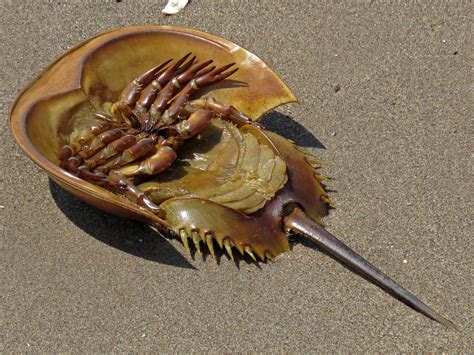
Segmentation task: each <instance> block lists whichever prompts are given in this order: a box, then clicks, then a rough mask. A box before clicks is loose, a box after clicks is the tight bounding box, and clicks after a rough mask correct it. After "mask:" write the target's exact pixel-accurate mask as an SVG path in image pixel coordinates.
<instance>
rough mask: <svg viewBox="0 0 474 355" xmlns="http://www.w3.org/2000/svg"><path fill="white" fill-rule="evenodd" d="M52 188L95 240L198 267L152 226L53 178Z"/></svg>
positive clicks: (160, 260)
mask: <svg viewBox="0 0 474 355" xmlns="http://www.w3.org/2000/svg"><path fill="white" fill-rule="evenodd" d="M49 189H50V191H51V195H52V197H53V199H54V201H55V202H56V205H57V206H58V207H59V208H60V209H61V211H62V212H63V213H64V214H65V215H66V217H68V218H69V219H70V220H71V221H72V222H73V223H74V224H75V225H76V226H78V227H79V228H81V229H82V230H83V231H84V232H86V233H87V234H89V235H90V236H92V237H94V238H95V239H97V240H99V241H101V242H103V243H105V244H107V245H109V246H111V247H113V248H116V249H119V250H121V251H123V252H125V253H128V254H131V255H134V256H137V257H139V258H143V259H146V260H150V261H154V262H157V263H160V264H165V265H170V266H175V267H180V268H184V269H195V267H194V266H193V265H191V264H190V263H189V262H188V261H187V260H186V258H185V257H184V256H183V255H181V254H180V253H179V252H178V251H177V250H176V249H175V248H174V247H173V246H172V245H171V244H170V242H169V241H168V240H166V239H165V238H164V237H163V236H162V235H161V234H160V233H158V232H156V231H154V230H153V229H151V228H150V227H149V226H147V225H145V224H142V223H138V222H135V221H131V220H127V219H123V218H119V217H116V216H113V215H110V214H107V213H105V212H103V211H101V210H99V209H97V208H95V207H92V206H89V205H88V204H86V203H84V202H82V201H81V200H79V199H78V198H77V197H75V196H73V195H72V194H70V193H69V192H67V191H65V190H63V189H62V188H61V187H60V186H59V185H57V184H56V183H55V182H54V181H53V180H51V179H50V180H49Z"/></svg>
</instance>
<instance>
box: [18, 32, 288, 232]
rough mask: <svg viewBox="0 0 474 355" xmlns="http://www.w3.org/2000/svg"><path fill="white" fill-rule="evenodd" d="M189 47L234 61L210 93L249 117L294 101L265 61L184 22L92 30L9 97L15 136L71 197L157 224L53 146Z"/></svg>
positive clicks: (206, 55)
mask: <svg viewBox="0 0 474 355" xmlns="http://www.w3.org/2000/svg"><path fill="white" fill-rule="evenodd" d="M189 48H191V49H192V51H193V53H194V54H195V55H197V56H198V58H213V59H214V60H215V61H216V63H221V62H222V63H229V62H236V63H237V65H238V66H239V69H240V70H239V72H238V74H236V75H235V78H234V80H226V81H225V82H222V83H218V84H216V85H213V86H212V96H213V97H215V98H217V99H219V100H221V101H223V102H226V103H229V104H232V105H233V106H235V107H237V108H238V109H240V110H242V111H244V112H246V113H247V114H248V116H249V117H251V118H252V119H258V118H259V117H260V116H262V115H263V114H264V113H265V112H267V111H269V110H271V109H273V108H275V107H276V106H279V105H281V104H284V103H287V102H294V101H296V98H295V97H294V95H293V94H292V93H291V92H290V90H289V89H288V88H287V87H286V85H285V84H284V83H283V82H282V81H281V79H280V78H279V77H278V76H277V75H276V74H275V73H274V72H273V71H272V70H271V69H270V68H269V67H268V66H266V65H265V63H264V62H263V61H261V60H260V59H259V58H258V57H256V56H255V55H254V54H252V53H250V52H248V51H247V50H245V49H244V48H241V47H239V46H238V45H236V44H234V43H232V42H229V41H227V40H224V39H221V38H219V37H216V36H212V35H209V34H206V33H203V32H199V31H195V30H190V29H185V28H179V27H171V26H140V27H133V28H124V29H119V30H115V31H111V32H108V33H104V34H101V35H98V36H97V37H94V38H91V39H89V40H86V41H85V42H83V43H80V44H79V45H77V46H76V47H74V48H72V49H71V50H69V51H68V52H67V53H65V54H64V55H62V56H61V57H60V58H58V59H57V60H56V61H54V62H53V63H52V64H51V65H50V66H49V67H48V68H47V69H46V70H45V71H44V72H43V73H41V74H40V75H39V77H38V78H36V79H35V80H34V81H33V82H32V83H31V84H30V85H29V86H28V87H26V88H25V89H24V90H23V91H22V92H21V93H20V94H19V96H18V97H17V99H16V101H15V103H14V104H13V106H12V110H11V113H10V127H11V131H12V133H13V136H14V137H15V139H16V140H17V142H18V143H19V145H20V146H21V148H22V149H23V150H24V151H25V152H26V153H27V155H28V156H29V157H30V158H31V159H32V160H33V161H34V162H35V163H37V164H38V165H39V166H40V167H41V168H43V169H44V170H45V171H46V172H47V173H48V175H49V176H50V177H51V178H52V179H53V180H54V181H56V182H57V183H58V184H59V185H61V186H62V187H63V188H65V189H66V190H68V191H70V192H72V193H73V194H74V195H76V196H77V197H79V198H81V199H82V200H84V201H86V202H87V203H89V204H92V205H94V206H96V207H99V208H101V209H103V210H106V211H107V212H109V213H113V214H116V215H119V216H122V217H127V218H132V219H137V220H140V221H144V222H148V223H150V222H151V223H153V224H155V223H154V222H156V216H153V215H152V214H151V213H149V212H147V211H145V210H143V209H142V208H139V207H137V206H133V204H127V203H126V201H125V202H124V201H123V199H122V198H119V197H118V196H116V195H115V194H113V193H111V192H109V191H106V190H104V189H102V188H99V187H97V186H94V185H92V184H90V183H87V182H85V181H83V180H81V179H79V178H77V177H75V176H73V175H72V174H70V173H68V172H66V171H64V170H62V169H61V168H59V166H58V152H59V150H60V147H61V146H62V144H63V139H64V136H65V135H66V134H67V133H68V131H69V130H70V129H71V126H72V125H73V122H74V119H77V118H81V117H86V116H90V115H92V114H93V113H94V112H96V111H102V112H104V111H106V110H107V106H108V105H109V104H110V103H112V102H114V101H115V100H116V99H117V97H118V95H119V93H120V91H121V90H122V89H123V87H124V86H125V85H126V83H127V82H129V81H130V80H131V79H132V78H133V77H135V76H136V75H138V74H140V73H141V72H143V71H145V70H146V69H147V68H149V67H152V66H154V65H156V63H157V62H160V61H164V60H167V59H170V58H177V57H179V56H180V55H182V54H183V53H184V52H186V51H188V49H189ZM262 83H263V84H262ZM160 222H161V221H160Z"/></svg>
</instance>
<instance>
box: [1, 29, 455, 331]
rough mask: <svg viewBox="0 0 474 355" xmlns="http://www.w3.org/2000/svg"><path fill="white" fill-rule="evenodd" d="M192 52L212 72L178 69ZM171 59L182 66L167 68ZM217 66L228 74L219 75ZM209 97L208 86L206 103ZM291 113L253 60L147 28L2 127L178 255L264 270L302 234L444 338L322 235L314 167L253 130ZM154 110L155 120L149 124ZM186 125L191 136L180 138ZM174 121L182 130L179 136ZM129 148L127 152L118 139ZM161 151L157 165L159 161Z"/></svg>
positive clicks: (44, 89) (402, 295) (41, 88)
mask: <svg viewBox="0 0 474 355" xmlns="http://www.w3.org/2000/svg"><path fill="white" fill-rule="evenodd" d="M189 50H192V52H193V54H194V55H195V56H196V57H197V58H200V59H201V60H206V59H208V58H211V59H212V60H214V61H215V62H216V63H217V64H218V65H220V67H217V69H216V68H209V69H206V66H207V65H208V64H209V63H208V62H204V64H206V63H207V64H206V65H201V64H194V63H193V60H190V61H188V62H186V59H187V58H188V55H185V53H187V52H188V51H189ZM183 55H185V56H184V57H183ZM173 58H181V59H180V60H178V61H177V62H174V64H170V63H171V62H170V60H171V59H173ZM159 63H163V64H159ZM227 63H235V64H236V66H237V67H238V69H239V70H238V72H235V71H233V70H232V71H231V72H226V70H227V69H229V67H230V66H228V65H226V64H227ZM157 64H159V65H158V66H157ZM168 65H169V66H168ZM222 65H224V66H222ZM150 68H152V69H150ZM169 68H172V69H171V70H170V69H169ZM163 73H165V74H166V73H167V74H166V75H164V74H163ZM170 73H171V74H170ZM226 73H227V74H226ZM168 74H169V75H168ZM188 74H189V75H188ZM231 74H234V75H233V76H232V78H231V79H226V78H227V77H229V76H230V75H231ZM163 77H166V80H162V82H161V81H160V80H161V79H160V78H163ZM134 78H136V79H135V80H133V79H134ZM223 79H226V80H223ZM169 83H171V84H169ZM186 83H189V84H186ZM168 84H169V85H168ZM207 84H213V85H211V86H209V87H207V88H205V89H204V90H203V89H202V87H203V86H205V85H207ZM167 85H168V86H169V88H168V89H166V88H167ZM124 88H125V89H124ZM186 88H187V89H186ZM153 90H154V91H153ZM166 90H168V91H166ZM186 90H188V91H186ZM151 91H153V93H152V94H150V92H151ZM180 91H181V92H183V91H185V94H184V95H180V94H179V92H180ZM120 93H122V94H120ZM162 94H163V95H162ZM190 94H193V96H197V97H194V98H193V100H194V101H189V99H190V98H189V95H190ZM160 95H162V98H161V99H160V97H161V96H160ZM210 97H212V98H213V99H212V100H211V99H210ZM147 100H148V101H147ZM151 101H154V104H150V102H151ZM295 101H296V98H295V96H294V95H293V94H292V93H291V91H290V90H289V89H288V88H287V87H286V85H285V84H284V83H283V82H282V81H281V79H280V78H279V77H278V76H277V75H276V74H275V73H274V72H273V71H272V70H271V69H270V68H269V67H268V66H267V65H266V64H265V63H264V62H263V61H262V60H261V59H259V58H258V57H256V56H255V55H254V54H252V53H250V52H249V51H247V50H245V49H243V48H241V47H239V46H238V45H236V44H234V43H231V42H229V41H227V40H224V39H222V38H218V37H215V36H212V35H209V34H206V33H202V32H198V31H195V30H189V29H183V28H176V27H167V26H144V27H135V28H126V29H120V30H115V31H112V32H108V33H105V34H102V35H99V36H97V37H94V38H92V39H89V40H87V41H85V42H83V43H81V44H79V45H78V46H76V47H75V48H73V49H71V50H70V51H68V52H67V53H66V54H64V55H63V56H62V57H60V58H59V59H57V60H56V61H55V62H54V63H53V64H51V66H50V67H49V68H48V69H47V70H46V71H44V72H43V73H42V74H41V75H40V76H39V77H38V78H37V79H36V80H35V81H34V82H33V83H32V84H30V85H29V86H28V87H27V88H26V89H25V90H24V91H23V92H22V93H20V95H19V96H18V98H17V100H16V102H15V104H14V105H13V108H12V111H11V117H10V125H11V130H12V132H13V135H14V137H15V138H16V139H17V141H18V143H19V144H20V146H21V147H22V148H23V150H24V151H25V152H26V153H27V154H28V155H29V156H30V158H31V159H33V161H34V162H36V163H37V164H38V165H39V166H40V167H42V168H43V169H45V171H46V172H47V173H48V175H49V176H50V177H51V179H53V180H54V181H55V182H57V183H58V184H59V185H60V186H62V187H63V188H65V189H66V190H68V191H69V192H71V193H72V194H74V195H75V196H77V197H79V198H80V199H82V200H84V201H85V202H87V203H89V204H91V205H94V206H96V207H98V208H101V209H103V210H105V211H107V212H109V213H112V214H115V215H118V216H122V217H126V218H130V219H135V220H138V221H141V222H144V223H148V224H150V225H153V226H155V227H157V228H158V229H160V230H161V231H163V232H165V233H168V234H173V235H176V236H179V237H180V238H181V240H182V242H183V244H184V246H185V248H186V249H188V250H190V248H191V245H194V247H195V248H196V249H197V250H198V251H199V252H200V251H201V247H202V246H206V248H207V249H208V250H209V252H210V253H211V254H212V255H214V249H215V243H216V244H217V245H218V246H219V247H221V248H223V249H224V250H225V251H226V252H227V253H228V255H229V257H230V258H234V252H233V249H236V250H238V252H240V254H247V255H249V256H250V257H251V258H252V259H254V260H255V261H257V258H258V259H260V260H265V259H272V258H274V257H275V256H277V255H278V254H280V253H282V252H285V251H288V250H289V242H288V236H289V235H290V234H297V235H302V236H304V237H306V238H308V239H310V240H312V241H313V242H315V243H316V244H317V245H318V246H320V247H321V248H322V249H324V250H326V251H327V252H329V253H330V254H331V255H333V256H334V257H335V258H336V259H338V260H340V261H341V262H343V263H344V264H346V265H347V266H349V267H350V268H352V269H353V270H354V271H356V272H358V273H359V274H362V275H363V276H364V277H366V278H367V279H369V280H370V281H372V282H373V283H375V284H376V285H378V286H379V287H381V288H382V289H384V290H385V291H387V292H388V293H390V294H392V295H393V296H394V297H396V298H398V299H399V300H401V301H402V302H404V303H406V304H407V305H409V306H411V307H412V308H414V309H415V310H417V311H419V312H421V313H422V314H424V315H426V316H427V317H429V318H431V319H433V320H435V321H437V322H439V323H442V324H444V325H446V326H449V327H453V326H454V325H453V323H452V322H450V321H449V320H448V319H446V318H444V317H443V316H441V315H440V314H438V313H436V312H435V311H433V310H432V309H431V308H429V307H428V306H427V305H425V304H424V303H423V302H421V301H420V300H419V299H418V298H416V297H415V296H414V295H413V294H411V293H410V292H408V291H406V290H405V289H403V288H402V287H401V286H399V285H398V284H397V283H395V282H394V281H393V280H391V279H390V278H389V277H388V276H386V275H384V274H383V273H382V272H381V271H380V270H378V269H377V268H375V267H374V266H372V265H371V264H370V263H368V262H367V261H366V260H364V259H363V258H362V257H361V256H359V255H358V254H356V253H355V252H354V251H353V250H351V249H350V248H349V247H348V246H346V245H345V244H344V243H342V242H341V241H339V240H338V239H336V238H335V237H334V236H333V235H331V234H330V233H329V232H328V231H326V230H325V229H324V228H323V227H322V226H321V224H320V218H321V217H323V216H325V215H326V214H327V210H328V207H330V206H331V201H330V199H329V197H328V195H327V193H326V191H325V189H324V187H323V184H322V181H323V180H325V179H326V178H325V177H324V176H322V175H320V174H319V173H318V172H317V171H316V170H315V167H314V166H313V165H314V164H315V163H317V161H316V160H315V159H314V157H312V156H311V155H310V154H309V153H307V152H305V151H304V150H303V149H301V148H299V147H297V146H296V145H294V143H292V142H291V141H289V140H287V139H285V138H284V137H281V136H279V135H277V134H275V133H273V132H270V131H267V130H265V129H263V128H262V127H261V125H259V124H258V123H256V121H258V119H259V118H260V117H262V115H263V114H265V113H266V112H267V111H269V110H271V109H273V108H275V107H277V106H278V105H281V104H284V103H288V102H295ZM190 103H191V104H190ZM193 103H194V104H193ZM187 105H188V106H189V105H190V106H189V107H188V106H187ZM153 107H155V108H157V110H158V111H159V114H158V116H159V117H158V116H156V117H158V118H156V119H153V118H150V117H151V116H153V115H154V114H153V113H152V109H153ZM183 110H184V111H185V112H184V113H183ZM203 111H204V112H203ZM196 112H198V113H199V114H196ZM195 114H196V115H197V118H196V122H197V123H196V125H197V126H199V129H197V128H196V129H194V128H190V125H191V123H189V121H191V120H192V117H194V116H193V115H195ZM180 115H184V116H183V117H180ZM183 119H184V120H183ZM168 121H169V122H171V123H170V124H168V123H169V122H168ZM175 121H177V122H178V123H177V124H175ZM159 122H164V123H163V124H158V123H159ZM183 122H185V123H186V122H187V123H186V124H188V123H189V124H188V125H187V126H183V127H181V126H180V127H177V126H178V125H180V124H182V123H183ZM193 122H194V121H193ZM157 124H158V125H157ZM191 126H192V125H191ZM197 126H196V127H197ZM153 127H155V128H156V129H154V128H153ZM193 127H194V126H193ZM170 132H171V133H170ZM176 132H178V133H176ZM183 132H184V133H183ZM126 136H131V138H128V139H130V141H129V142H128V143H126V144H125V143H123V142H122V141H120V139H122V140H123V137H126ZM177 136H179V137H181V138H182V139H188V138H190V139H188V140H187V141H186V143H185V144H184V145H182V144H181V143H182V142H181V141H180V142H179V144H176V145H175V146H174V145H168V147H171V148H170V149H166V150H165V151H163V150H162V149H163V147H164V146H166V144H165V143H163V142H164V141H166V140H168V139H170V137H171V138H173V137H177ZM191 136H192V137H191ZM147 139H148V141H146V140H147ZM173 139H174V138H173ZM118 141H120V144H119V143H117V142H118ZM144 141H146V142H145V143H143V142H144ZM122 143H123V144H122ZM181 145H182V146H181ZM145 146H146V147H145ZM144 147H145V148H144ZM119 148H120V149H119ZM178 148H179V149H178ZM160 152H161V153H166V154H164V155H163V156H160V157H159V158H157V157H156V154H160ZM109 153H111V154H112V155H107V154H109ZM126 154H128V158H130V157H131V158H130V159H128V158H127V159H125V158H123V156H125V155H126ZM117 157H119V158H120V159H122V160H120V159H119V160H120V162H118V161H117V160H114V159H116V158H117ZM112 160H114V161H115V163H111V161H112ZM137 172H141V173H144V174H138V173H137ZM139 175H140V176H139ZM142 175H145V177H144V178H143V176H142ZM190 242H192V244H190Z"/></svg>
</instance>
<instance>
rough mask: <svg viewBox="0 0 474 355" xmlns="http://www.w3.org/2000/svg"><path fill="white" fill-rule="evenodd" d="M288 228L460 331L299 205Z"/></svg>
mask: <svg viewBox="0 0 474 355" xmlns="http://www.w3.org/2000/svg"><path fill="white" fill-rule="evenodd" d="M284 225H285V227H286V228H288V229H290V230H292V231H294V232H296V233H299V234H302V235H304V236H305V237H306V238H308V239H310V240H312V241H313V242H315V243H316V244H317V245H318V246H319V247H321V248H322V249H323V250H325V251H326V252H328V253H330V254H331V255H332V256H334V257H335V258H336V259H338V260H339V261H341V262H342V263H343V264H344V265H346V266H348V267H350V268H351V269H353V270H354V271H356V272H357V273H359V274H361V275H362V276H364V277H365V278H367V279H368V280H370V281H371V282H373V283H374V284H376V285H377V286H379V287H380V288H382V289H383V290H385V291H386V292H388V293H389V294H391V295H392V296H394V297H395V298H397V299H398V300H400V301H402V302H403V303H405V304H407V305H408V306H410V307H412V308H413V309H415V310H417V311H418V312H420V313H422V314H424V315H425V316H427V317H428V318H431V319H433V320H435V321H437V322H439V323H441V324H444V325H445V326H447V327H448V328H451V329H455V330H457V329H458V328H457V326H456V325H455V324H454V323H453V322H451V321H450V320H448V319H446V318H445V317H443V316H442V315H440V314H439V313H437V312H435V311H433V310H432V309H431V308H430V307H428V306H427V305H426V304H424V303H423V302H421V301H420V300H419V299H418V298H417V297H416V296H415V295H413V294H412V293H410V292H408V291H407V290H405V289H404V288H403V287H401V286H400V285H398V284H397V283H396V282H395V281H393V280H392V279H391V278H389V277H388V276H387V275H385V274H384V273H382V272H381V271H380V270H379V269H377V268H376V267H375V266H373V265H371V264H370V263H369V262H368V261H366V260H365V259H363V258H362V257H361V256H360V255H358V254H357V253H356V252H354V251H353V250H352V249H351V248H349V247H348V246H347V245H345V244H344V243H342V242H341V241H340V240H338V239H337V238H336V237H334V236H333V235H332V234H331V233H329V232H328V231H326V230H325V229H324V228H323V227H322V226H320V225H319V224H317V223H316V222H313V220H312V219H310V218H309V217H308V216H307V215H306V214H305V213H304V212H303V211H302V210H301V209H300V208H298V207H296V208H294V209H293V210H292V211H291V212H290V213H289V214H288V215H287V216H286V217H285V218H284Z"/></svg>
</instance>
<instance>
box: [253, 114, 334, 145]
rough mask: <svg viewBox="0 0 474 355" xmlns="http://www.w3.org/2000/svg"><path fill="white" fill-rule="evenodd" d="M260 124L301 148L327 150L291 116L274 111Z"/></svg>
mask: <svg viewBox="0 0 474 355" xmlns="http://www.w3.org/2000/svg"><path fill="white" fill-rule="evenodd" d="M260 122H261V123H263V125H264V126H265V129H267V130H269V131H272V132H275V133H278V134H279V135H281V136H283V137H285V138H287V139H291V140H292V141H294V142H295V143H296V145H298V146H300V147H305V148H317V149H326V147H325V146H324V145H323V144H322V143H321V142H320V141H319V140H318V139H317V138H316V137H315V136H314V135H313V134H312V133H311V132H310V131H308V130H307V129H306V128H305V127H304V126H303V125H301V124H300V123H298V122H297V121H295V120H294V119H292V118H291V117H290V116H287V115H284V114H282V113H280V112H276V111H273V112H270V113H268V114H267V115H265V117H263V118H262V120H261V121H260Z"/></svg>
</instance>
